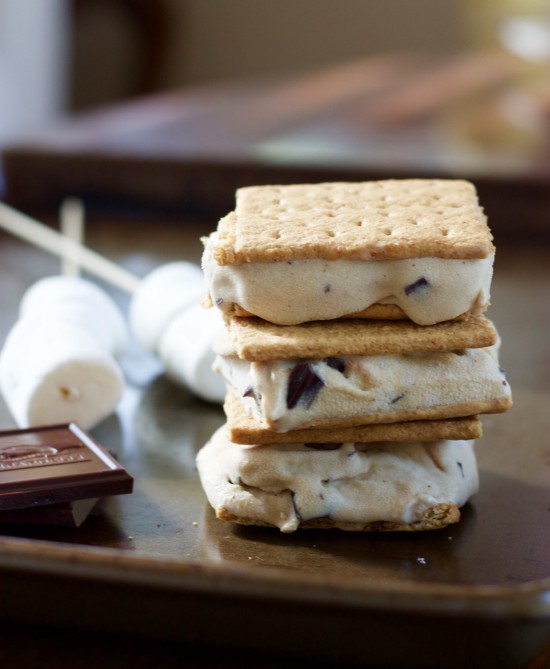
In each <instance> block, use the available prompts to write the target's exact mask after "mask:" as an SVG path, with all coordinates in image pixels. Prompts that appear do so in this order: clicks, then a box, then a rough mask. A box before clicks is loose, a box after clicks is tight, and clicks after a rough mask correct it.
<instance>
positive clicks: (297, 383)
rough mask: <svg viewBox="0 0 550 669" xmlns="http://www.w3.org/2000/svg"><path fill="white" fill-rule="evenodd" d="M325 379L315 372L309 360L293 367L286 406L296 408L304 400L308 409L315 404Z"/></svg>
mask: <svg viewBox="0 0 550 669" xmlns="http://www.w3.org/2000/svg"><path fill="white" fill-rule="evenodd" d="M324 385H325V384H324V381H323V379H321V378H320V377H319V376H317V374H316V373H315V368H314V367H313V365H312V364H311V363H309V362H305V363H301V364H299V365H296V366H295V367H293V368H292V371H291V372H290V377H289V379H288V388H287V391H286V406H287V408H288V409H294V407H295V406H296V405H297V404H298V402H303V403H304V404H305V406H306V408H307V409H309V407H310V406H311V405H312V404H313V401H314V400H315V398H316V397H317V394H318V393H319V391H320V390H321V388H322V387H323V386H324Z"/></svg>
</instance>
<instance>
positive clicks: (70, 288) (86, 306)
mask: <svg viewBox="0 0 550 669" xmlns="http://www.w3.org/2000/svg"><path fill="white" fill-rule="evenodd" d="M19 314H20V317H22V318H24V317H25V316H28V315H31V314H44V315H45V316H46V317H47V318H48V319H50V318H51V319H54V320H59V321H61V320H62V321H65V322H69V323H73V324H74V325H77V326H79V327H80V328H82V329H83V330H85V331H88V332H90V334H92V335H93V336H94V337H95V338H96V339H97V340H98V342H99V343H100V344H101V346H102V347H103V348H104V350H105V351H107V352H109V353H111V354H112V355H114V356H119V355H120V354H121V353H122V352H123V351H124V350H125V349H126V347H127V345H128V326H127V324H126V320H125V318H124V315H123V314H122V312H121V310H120V309H119V307H118V306H117V305H116V304H115V302H114V301H113V300H112V299H111V297H110V296H109V295H108V294H107V293H106V292H105V291H103V290H102V289H101V288H100V287H99V286H97V285H96V284H94V283H92V282H91V281H87V280H86V279H82V278H80V277H73V276H51V277H46V278H45V279H41V280H40V281H37V282H36V283H35V284H33V285H32V286H31V287H30V288H29V289H28V290H27V291H26V293H25V294H24V295H23V298H22V300H21V304H20V307H19Z"/></svg>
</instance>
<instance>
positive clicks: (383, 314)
mask: <svg viewBox="0 0 550 669" xmlns="http://www.w3.org/2000/svg"><path fill="white" fill-rule="evenodd" d="M204 305H205V307H207V308H208V307H211V306H213V303H212V299H211V298H210V296H208V299H207V301H205V302H204ZM488 306H489V305H488V304H484V305H481V306H479V308H477V305H476V308H477V311H476V314H479V313H483V312H484V311H486V309H487V308H488ZM228 313H229V314H230V315H231V316H237V317H239V318H249V317H250V316H254V314H252V313H250V311H247V310H246V309H243V308H242V307H241V306H240V305H239V304H234V305H233V307H232V309H231V310H229V312H228ZM470 316H472V312H471V311H465V312H464V313H463V314H460V316H457V317H456V318H453V319H452V320H465V319H466V318H469V317H470ZM340 318H366V319H372V320H382V321H403V320H409V317H408V316H407V314H406V313H405V312H404V311H403V309H401V307H400V306H398V305H397V304H372V305H371V306H370V307H367V309H363V310H362V311H356V312H355V313H353V314H345V315H344V316H340Z"/></svg>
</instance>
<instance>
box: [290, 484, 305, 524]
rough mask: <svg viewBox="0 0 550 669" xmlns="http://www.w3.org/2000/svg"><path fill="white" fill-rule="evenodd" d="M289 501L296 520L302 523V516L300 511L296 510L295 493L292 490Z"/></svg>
mask: <svg viewBox="0 0 550 669" xmlns="http://www.w3.org/2000/svg"><path fill="white" fill-rule="evenodd" d="M290 499H291V500H292V508H293V509H294V513H295V514H296V518H298V520H299V521H300V522H302V514H301V513H300V509H299V508H298V504H297V503H296V493H295V492H294V490H292V491H291V493H290Z"/></svg>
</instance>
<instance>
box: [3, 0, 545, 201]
mask: <svg viewBox="0 0 550 669" xmlns="http://www.w3.org/2000/svg"><path fill="white" fill-rule="evenodd" d="M549 63H550V3H549V2H548V1H547V0H415V1H414V2H411V1H410V0H385V1H384V2H380V1H379V0H278V1H277V2H267V1H262V0H231V1H229V0H226V1H225V2H220V1H218V2H216V1H215V0H25V2H21V1H20V0H0V151H1V152H2V156H3V173H4V181H5V183H4V187H5V192H6V197H8V198H9V199H11V200H12V201H13V202H14V203H15V204H17V205H21V202H22V193H24V198H25V200H26V202H27V203H28V204H29V206H32V205H33V204H34V203H36V204H37V205H40V204H47V203H49V201H50V200H49V199H48V194H49V195H50V196H51V198H50V199H51V201H52V202H53V201H58V200H59V198H61V197H62V196H64V195H67V194H77V195H80V196H86V197H96V196H99V197H104V196H109V197H115V198H122V199H126V200H128V199H132V197H134V196H135V197H137V199H138V200H140V201H141V202H142V203H146V204H154V205H167V206H174V205H175V206H181V205H182V204H185V203H191V205H192V206H193V207H194V208H195V210H197V211H199V210H201V207H204V205H205V202H204V200H205V198H204V197H201V196H200V192H201V189H202V191H204V190H205V188H204V185H203V184H204V179H205V177H208V178H209V179H210V180H211V185H212V189H210V191H209V197H208V198H207V199H208V203H207V204H211V205H212V204H213V207H210V209H213V210H214V211H215V212H216V213H217V212H218V211H219V210H221V209H222V208H223V207H226V206H227V203H228V202H229V196H228V193H232V192H233V190H234V187H238V186H239V185H243V183H250V182H251V181H255V182H258V183H260V182H263V181H269V180H273V179H275V178H276V179H277V180H279V181H283V180H284V181H289V180H295V181H302V180H310V179H312V178H340V177H342V178H358V177H359V178H371V177H372V178H378V177H386V176H407V175H409V174H414V175H420V176H421V175H425V174H426V175H429V176H438V175H442V176H464V177H467V178H472V179H474V180H475V179H479V180H480V182H481V187H482V189H483V187H484V183H485V182H486V184H487V188H489V186H490V185H491V184H492V182H493V181H494V180H495V179H496V180H497V181H498V185H499V187H501V186H502V183H503V180H504V181H506V180H510V179H512V180H513V181H514V183H517V181H518V179H519V180H521V181H522V182H523V183H524V182H525V181H528V182H529V183H530V184H532V185H533V184H534V185H536V186H538V187H540V186H541V184H542V185H543V186H545V185H546V176H547V172H548V145H549V142H548V134H549V133H548V118H549V110H550V74H549V68H548V66H549ZM96 159H97V160H99V161H100V162H99V163H94V160H96ZM79 161H80V162H79ZM90 161H91V162H90ZM168 163H169V164H170V168H171V171H170V170H169V169H168V167H167V164H168ZM115 165H116V169H117V170H118V171H117V182H118V187H117V188H115V187H114V186H113V184H112V181H113V179H112V173H110V172H109V168H110V166H113V168H114V166H115ZM121 166H123V167H124V170H123V172H122V174H123V175H127V177H128V179H127V182H128V183H125V180H124V178H122V176H121V172H120V167H121ZM183 166H185V168H186V171H185V174H184V173H183V172H182V171H181V170H182V168H183ZM105 167H107V170H106V171H105V169H104V168H105ZM190 167H193V170H190V169H189V168H190ZM207 167H208V170H207V169H206V168H207ZM100 168H101V169H100ZM153 168H154V171H152V170H153ZM225 168H231V170H232V171H231V174H230V175H228V172H227V170H225ZM245 168H246V169H245ZM268 168H269V169H268ZM275 168H277V169H275ZM283 168H285V169H286V171H285V170H283ZM178 169H179V172H178ZM63 170H64V171H63ZM147 170H149V171H147ZM239 170H240V171H239ZM193 178H194V179H195V181H193ZM190 179H191V181H190ZM105 181H108V182H110V183H109V184H105ZM130 182H131V183H132V184H134V185H133V186H132V185H131V184H130ZM136 184H137V185H138V187H137V188H136V187H135V186H136ZM131 188H134V193H133V195H132V194H131V193H130V192H129V190H130V189H131ZM65 191H66V192H65ZM191 191H193V193H191ZM178 193H179V196H178ZM193 194H194V195H193ZM203 195H204V194H203ZM536 197H539V198H540V197H541V195H540V192H538V193H537V194H536ZM489 198H491V194H490V193H489ZM506 209H507V210H508V206H507V207H506ZM209 213H210V211H209Z"/></svg>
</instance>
